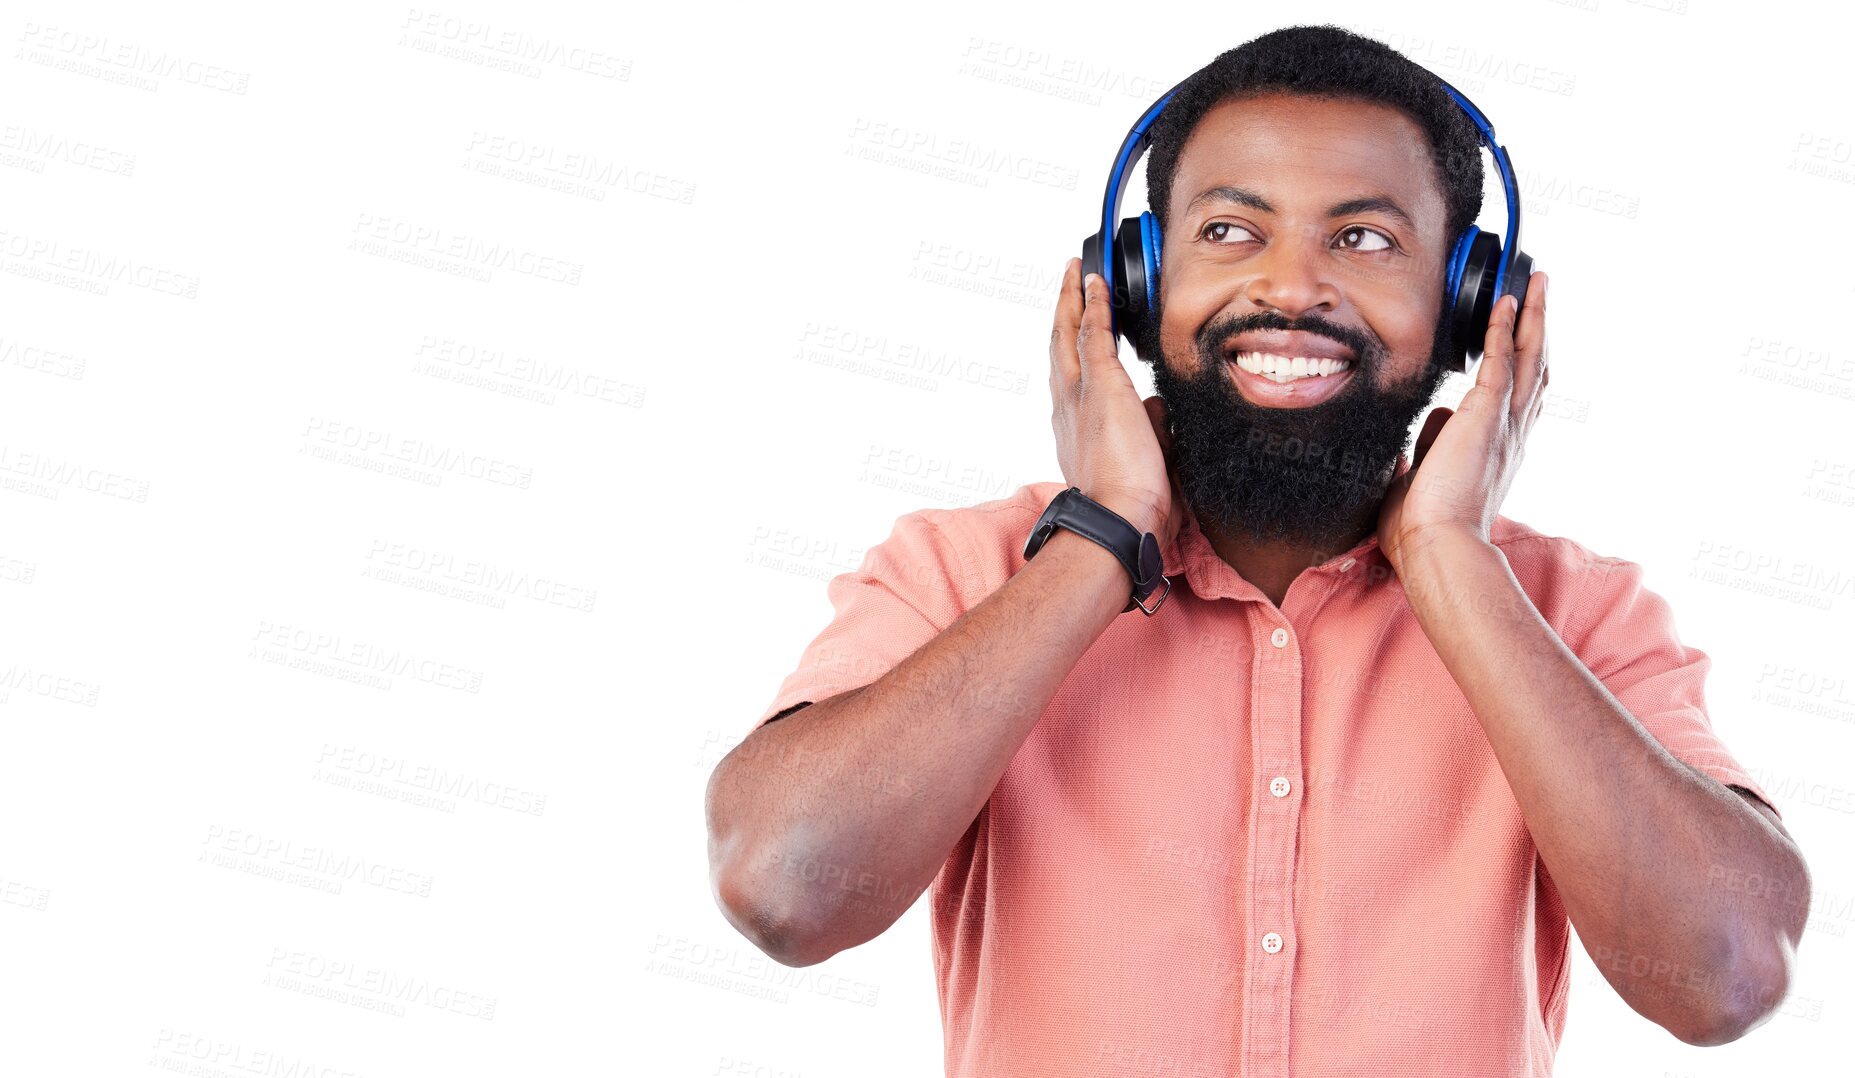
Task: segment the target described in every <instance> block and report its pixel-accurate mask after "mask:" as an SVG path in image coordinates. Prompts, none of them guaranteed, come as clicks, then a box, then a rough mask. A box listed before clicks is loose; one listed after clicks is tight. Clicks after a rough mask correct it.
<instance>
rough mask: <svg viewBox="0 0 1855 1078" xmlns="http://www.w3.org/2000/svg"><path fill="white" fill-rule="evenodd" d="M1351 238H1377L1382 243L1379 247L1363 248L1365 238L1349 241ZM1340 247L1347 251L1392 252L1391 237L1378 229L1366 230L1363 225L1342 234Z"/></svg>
mask: <svg viewBox="0 0 1855 1078" xmlns="http://www.w3.org/2000/svg"><path fill="white" fill-rule="evenodd" d="M1349 236H1359V237H1365V236H1377V237H1378V238H1379V240H1380V241H1381V243H1380V245H1379V246H1377V247H1365V246H1361V244H1363V243H1364V242H1365V241H1364V239H1363V238H1362V239H1359V240H1353V241H1348V240H1347V237H1349ZM1340 246H1342V247H1345V248H1346V249H1348V250H1351V251H1389V250H1391V237H1390V236H1387V235H1385V234H1384V233H1383V232H1380V231H1379V230H1378V229H1376V228H1366V227H1365V226H1363V225H1354V226H1353V227H1351V228H1349V229H1347V230H1346V231H1344V232H1342V233H1340Z"/></svg>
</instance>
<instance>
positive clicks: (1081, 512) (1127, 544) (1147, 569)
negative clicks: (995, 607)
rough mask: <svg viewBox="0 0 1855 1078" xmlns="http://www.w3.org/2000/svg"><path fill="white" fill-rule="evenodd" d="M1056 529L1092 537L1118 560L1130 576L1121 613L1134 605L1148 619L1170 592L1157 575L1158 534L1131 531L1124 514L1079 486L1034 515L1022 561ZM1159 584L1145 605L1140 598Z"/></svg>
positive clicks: (1067, 491) (1158, 572)
mask: <svg viewBox="0 0 1855 1078" xmlns="http://www.w3.org/2000/svg"><path fill="white" fill-rule="evenodd" d="M1058 528H1068V529H1069V530H1070V531H1072V532H1075V533H1076V534H1077V535H1081V536H1085V537H1087V538H1089V539H1091V540H1094V541H1095V542H1097V543H1100V544H1101V545H1102V546H1104V547H1107V548H1108V549H1109V550H1110V551H1111V552H1113V554H1114V556H1115V557H1117V558H1119V559H1121V565H1122V566H1124V567H1125V568H1126V569H1127V575H1128V576H1131V577H1133V578H1134V593H1133V597H1132V598H1130V599H1129V600H1128V601H1127V605H1126V606H1124V607H1122V608H1121V613H1123V614H1125V613H1127V612H1128V611H1129V610H1132V609H1134V608H1135V607H1138V608H1139V609H1140V612H1141V613H1143V614H1145V615H1146V616H1147V617H1149V618H1150V617H1152V616H1153V614H1154V612H1155V611H1157V610H1158V609H1159V604H1161V603H1163V602H1165V601H1166V595H1167V594H1168V593H1169V592H1171V591H1172V582H1171V581H1169V580H1167V579H1166V578H1165V577H1164V576H1161V575H1160V571H1159V570H1160V551H1159V537H1158V536H1156V535H1154V534H1153V533H1152V532H1146V533H1144V534H1143V533H1141V532H1139V531H1137V530H1135V528H1134V526H1133V525H1132V524H1129V523H1128V522H1127V519H1126V518H1125V517H1123V516H1121V515H1120V514H1119V513H1116V512H1115V511H1114V510H1112V509H1109V508H1108V507H1107V506H1105V505H1102V504H1101V503H1100V502H1098V501H1096V500H1094V499H1093V498H1090V497H1089V496H1088V495H1086V494H1084V493H1082V488H1081V487H1070V488H1069V489H1068V490H1065V491H1063V492H1062V493H1061V494H1058V495H1057V496H1056V497H1055V498H1052V499H1051V500H1050V507H1049V508H1048V509H1045V510H1044V511H1043V516H1040V517H1038V518H1037V526H1036V527H1034V528H1032V529H1031V538H1030V541H1029V542H1027V543H1025V544H1024V560H1025V561H1029V560H1030V559H1031V558H1033V557H1035V556H1036V555H1037V551H1038V550H1040V549H1042V548H1043V545H1044V543H1046V542H1048V541H1049V538H1050V535H1051V534H1052V533H1053V532H1055V531H1056V529H1058ZM1162 587H1163V589H1164V590H1162V591H1161V592H1160V593H1159V598H1158V599H1155V600H1154V601H1153V605H1152V606H1150V607H1149V606H1147V605H1146V603H1145V602H1144V601H1143V600H1145V599H1146V597H1147V596H1149V595H1151V594H1153V589H1155V588H1162Z"/></svg>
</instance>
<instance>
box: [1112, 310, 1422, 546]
mask: <svg viewBox="0 0 1855 1078" xmlns="http://www.w3.org/2000/svg"><path fill="white" fill-rule="evenodd" d="M1448 314H1449V312H1448V309H1447V307H1445V308H1444V310H1443V311H1441V312H1439V314H1438V317H1437V324H1436V330H1435V336H1434V338H1433V345H1432V349H1431V355H1430V361H1429V366H1428V368H1427V369H1426V370H1425V371H1424V372H1423V373H1422V374H1420V375H1418V376H1417V377H1415V378H1413V379H1412V380H1411V381H1410V382H1408V383H1407V384H1404V385H1399V386H1393V387H1391V388H1389V389H1385V388H1382V387H1380V386H1379V384H1378V378H1379V376H1380V375H1381V374H1382V372H1383V371H1384V370H1385V368H1386V366H1387V356H1386V351H1385V347H1384V345H1383V343H1382V342H1380V341H1379V340H1378V339H1377V337H1375V336H1369V335H1367V334H1366V333H1365V332H1362V331H1359V330H1354V329H1351V328H1350V327H1345V326H1339V325H1335V324H1333V323H1331V322H1326V321H1323V320H1320V319H1318V318H1301V319H1289V318H1287V317H1285V316H1284V315H1282V314H1280V313H1279V312H1276V311H1261V312H1257V313H1254V314H1250V315H1246V316H1242V317H1231V318H1223V319H1214V320H1212V321H1211V322H1209V323H1207V324H1206V325H1205V327H1204V328H1203V329H1202V330H1201V331H1200V332H1199V334H1198V338H1197V349H1198V370H1199V374H1198V375H1197V376H1196V377H1194V378H1190V379H1185V378H1180V377H1178V376H1177V375H1176V374H1174V373H1173V369H1172V367H1171V365H1169V364H1168V363H1166V362H1165V357H1164V356H1163V354H1162V353H1161V350H1160V348H1159V343H1158V339H1157V333H1158V326H1159V323H1160V316H1159V315H1158V314H1157V313H1156V314H1155V316H1154V317H1153V318H1152V319H1150V320H1149V322H1148V327H1149V328H1148V329H1147V331H1146V332H1144V333H1143V334H1142V335H1141V340H1140V342H1139V348H1138V351H1139V352H1140V354H1141V356H1142V357H1145V358H1147V359H1148V362H1152V363H1153V383H1154V387H1155V389H1156V390H1157V391H1158V393H1159V395H1160V397H1161V398H1162V399H1163V400H1165V402H1166V414H1167V416H1168V417H1169V420H1170V424H1171V427H1172V444H1173V449H1174V452H1175V453H1176V455H1177V465H1178V474H1179V486H1180V488H1181V489H1182V490H1183V492H1184V494H1185V499H1186V501H1187V502H1188V503H1189V504H1190V505H1191V509H1192V513H1193V514H1194V515H1195V516H1196V517H1197V518H1198V522H1199V525H1200V528H1201V530H1203V531H1204V532H1205V533H1206V534H1207V535H1209V534H1221V535H1227V536H1237V535H1243V536H1247V537H1248V538H1249V540H1250V541H1252V542H1255V543H1276V542H1292V543H1297V544H1308V545H1312V546H1314V547H1316V548H1317V549H1321V550H1327V551H1333V552H1336V553H1337V552H1339V551H1341V550H1345V549H1349V548H1350V547H1351V546H1352V545H1353V544H1354V543H1356V542H1357V541H1358V540H1359V539H1360V538H1361V537H1362V533H1361V529H1362V528H1363V527H1365V526H1366V525H1368V524H1369V523H1370V522H1371V521H1372V520H1375V519H1376V509H1377V507H1378V505H1379V504H1380V503H1381V502H1382V501H1383V500H1384V497H1385V491H1386V489H1387V487H1389V485H1390V483H1391V479H1392V472H1393V468H1394V467H1395V466H1396V464H1397V459H1398V454H1399V452H1401V451H1402V450H1403V449H1404V446H1405V443H1406V442H1407V441H1408V440H1409V438H1410V429H1411V424H1412V422H1413V421H1414V420H1415V419H1416V418H1417V415H1418V413H1420V412H1422V411H1423V410H1424V408H1425V406H1426V405H1428V404H1429V402H1430V400H1431V398H1432V397H1434V396H1435V395H1436V390H1437V388H1438V386H1440V385H1441V384H1442V381H1443V377H1444V375H1446V374H1447V373H1448V368H1447V367H1446V366H1445V363H1446V362H1447V361H1448V359H1449V356H1450V351H1451V349H1450V347H1449V345H1450V335H1449V333H1448V332H1447V329H1448ZM1253 329H1280V330H1305V331H1307V332H1310V333H1317V334H1319V335H1321V336H1323V337H1329V338H1331V339H1333V340H1336V341H1338V342H1340V343H1341V344H1344V345H1346V346H1347V347H1349V348H1351V349H1352V351H1353V356H1354V360H1353V373H1352V376H1351V379H1350V381H1349V382H1348V384H1347V385H1346V386H1344V387H1343V388H1342V389H1341V390H1340V391H1339V393H1337V394H1336V395H1334V396H1333V397H1330V398H1328V399H1327V400H1324V401H1322V402H1320V403H1319V404H1316V405H1312V406H1309V407H1304V408H1266V407H1263V406H1262V405H1258V404H1252V403H1251V402H1250V401H1249V400H1247V399H1246V398H1245V397H1244V396H1243V394H1242V393H1240V392H1239V391H1238V390H1237V386H1236V381H1235V378H1236V371H1235V370H1234V369H1233V368H1232V366H1231V364H1230V362H1229V360H1228V359H1227V358H1226V357H1227V355H1230V354H1232V353H1227V351H1226V349H1225V342H1227V341H1229V340H1230V339H1231V338H1232V337H1233V336H1235V335H1236V334H1239V333H1243V332H1247V331H1249V330H1253Z"/></svg>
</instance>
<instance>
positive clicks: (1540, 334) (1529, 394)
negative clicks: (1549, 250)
mask: <svg viewBox="0 0 1855 1078" xmlns="http://www.w3.org/2000/svg"><path fill="white" fill-rule="evenodd" d="M1545 377H1546V274H1545V272H1544V271H1540V272H1537V273H1534V274H1533V275H1532V276H1531V277H1529V278H1527V299H1526V306H1525V307H1524V308H1522V309H1521V311H1520V316H1519V324H1518V325H1517V326H1516V327H1515V330H1514V399H1513V402H1512V407H1513V414H1514V415H1515V416H1524V415H1526V414H1527V412H1528V411H1530V410H1531V408H1532V404H1533V401H1534V399H1535V398H1537V397H1538V396H1539V391H1540V388H1541V387H1542V386H1543V385H1545Z"/></svg>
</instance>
